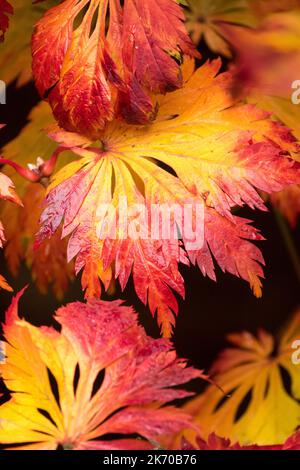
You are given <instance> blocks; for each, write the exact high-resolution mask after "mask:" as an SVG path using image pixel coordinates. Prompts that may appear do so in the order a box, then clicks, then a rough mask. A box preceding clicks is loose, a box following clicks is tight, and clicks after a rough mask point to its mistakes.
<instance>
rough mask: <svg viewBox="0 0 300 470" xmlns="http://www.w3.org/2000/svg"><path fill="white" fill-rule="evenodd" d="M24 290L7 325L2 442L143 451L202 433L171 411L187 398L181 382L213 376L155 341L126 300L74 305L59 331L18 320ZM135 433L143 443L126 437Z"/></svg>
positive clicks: (63, 314)
mask: <svg viewBox="0 0 300 470" xmlns="http://www.w3.org/2000/svg"><path fill="white" fill-rule="evenodd" d="M21 294H22V292H21V293H20V294H18V296H17V297H16V298H15V299H14V301H13V303H12V305H11V307H10V309H9V310H8V312H7V315H6V322H5V324H4V325H3V330H4V335H5V339H6V341H7V343H6V360H5V362H4V364H1V365H0V374H1V376H2V377H3V380H4V382H5V384H6V385H7V387H8V388H9V390H10V391H11V392H12V397H11V399H10V400H9V401H7V402H6V403H4V404H3V405H2V406H1V407H0V423H1V425H0V443H2V444H5V445H6V446H7V447H9V445H10V444H18V445H19V447H18V448H22V449H56V448H57V447H59V446H62V447H63V448H64V449H82V450H92V449H98V450H100V449H102V450H105V449H119V450H120V449H123V450H124V449H137V448H149V447H151V445H150V443H149V442H147V441H152V442H153V441H154V442H158V440H159V438H160V437H161V436H164V435H166V436H168V435H171V434H172V433H174V432H178V431H180V430H181V429H183V428H186V427H190V426H192V427H193V428H194V427H195V426H194V425H193V424H192V423H191V418H190V417H189V415H187V414H186V413H184V412H183V411H182V410H180V409H176V408H174V407H172V406H168V407H163V405H164V404H165V403H167V402H170V401H173V400H174V399H178V398H184V397H186V396H189V395H190V392H187V391H185V390H182V389H180V388H178V386H179V385H181V384H183V383H185V382H188V381H190V380H192V379H194V378H199V377H202V378H205V376H204V375H203V374H202V372H201V371H198V370H196V369H193V368H191V367H186V364H185V362H184V361H182V360H179V359H177V357H176V353H175V351H174V350H173V349H171V344H170V342H168V341H167V340H164V339H157V340H155V339H152V338H150V337H149V336H147V335H146V334H145V332H144V329H143V328H142V327H141V326H139V325H138V323H137V318H136V314H135V313H134V311H133V310H132V308H130V307H125V306H122V305H121V302H120V301H112V302H102V301H90V302H89V303H87V304H84V303H80V302H76V303H72V304H69V305H67V306H66V307H62V308H60V309H59V310H58V311H57V313H56V320H57V321H58V323H59V324H60V326H61V327H62V329H61V332H60V333H59V332H58V331H56V330H54V329H52V328H37V327H35V326H33V325H31V324H29V323H27V322H26V321H25V320H21V319H20V318H19V316H18V299H19V298H20V295H21ZM175 386H176V388H172V387H175ZM108 434H110V435H118V434H119V435H120V434H122V435H124V439H119V438H115V439H108V440H107V439H105V437H106V436H107V435H108ZM132 434H139V435H140V436H141V439H140V440H138V439H132V438H130V437H128V438H126V435H132Z"/></svg>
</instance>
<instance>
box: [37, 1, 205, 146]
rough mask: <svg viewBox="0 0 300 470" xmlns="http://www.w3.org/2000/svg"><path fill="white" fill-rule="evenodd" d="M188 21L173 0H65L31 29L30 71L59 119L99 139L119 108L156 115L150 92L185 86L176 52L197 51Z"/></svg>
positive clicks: (128, 113) (144, 118) (129, 114)
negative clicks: (187, 24) (186, 28)
mask: <svg viewBox="0 0 300 470" xmlns="http://www.w3.org/2000/svg"><path fill="white" fill-rule="evenodd" d="M95 18H96V20H95V23H94V22H93V21H94V19H95ZM183 20H184V15H183V13H182V12H181V9H180V6H179V5H178V4H177V3H176V1H175V0H159V1H158V0H125V2H124V5H123V6H122V7H121V3H120V0H92V1H89V0H80V1H78V0H65V1H64V2H62V3H61V4H60V5H58V6H56V7H53V8H51V9H50V10H48V11H47V12H46V14H45V15H44V16H43V17H42V19H41V20H40V21H39V22H38V23H37V25H36V30H35V32H34V34H33V39H32V52H33V75H34V79H35V83H36V86H37V88H38V90H39V92H40V94H41V96H42V97H45V96H46V95H48V100H49V103H50V105H51V107H52V109H53V112H54V115H55V117H56V119H57V120H58V122H59V124H60V125H61V126H62V127H64V128H65V129H66V130H68V131H76V132H80V133H82V134H85V135H88V136H90V137H94V138H97V136H98V134H99V131H100V130H101V129H102V128H103V127H104V125H105V123H106V122H107V121H111V120H112V119H113V118H114V117H115V115H116V114H119V115H121V116H123V118H125V120H126V121H128V122H131V123H135V124H145V123H146V122H148V121H149V120H151V119H152V118H153V115H154V114H155V109H156V104H155V101H153V100H152V98H151V95H152V93H165V92H167V91H170V90H173V89H176V88H178V87H180V86H181V85H182V77H181V70H180V67H179V65H178V64H177V63H176V61H175V59H174V58H177V59H180V58H181V56H182V53H186V54H190V55H195V56H196V55H197V53H196V50H195V47H194V46H193V44H192V42H191V40H190V38H189V36H188V34H187V32H186V31H185V28H184V25H183ZM106 22H107V23H108V26H107V27H106Z"/></svg>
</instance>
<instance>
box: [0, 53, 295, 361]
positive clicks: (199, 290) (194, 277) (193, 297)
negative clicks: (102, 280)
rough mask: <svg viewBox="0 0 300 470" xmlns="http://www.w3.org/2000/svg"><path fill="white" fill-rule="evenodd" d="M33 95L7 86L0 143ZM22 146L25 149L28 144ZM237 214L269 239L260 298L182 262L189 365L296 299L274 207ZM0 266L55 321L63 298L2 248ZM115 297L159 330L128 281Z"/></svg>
mask: <svg viewBox="0 0 300 470" xmlns="http://www.w3.org/2000/svg"><path fill="white" fill-rule="evenodd" d="M200 49H201V52H202V54H203V60H205V59H206V58H208V57H212V55H211V54H209V53H208V51H207V49H206V48H205V45H204V44H201V45H200ZM225 67H226V63H225V66H224V68H225ZM37 101H38V96H37V93H36V91H35V88H34V85H33V84H32V83H30V84H28V85H26V86H25V87H23V88H21V89H16V88H15V85H14V84H12V85H11V86H10V87H9V89H8V93H7V105H1V106H0V122H4V123H6V124H7V126H6V128H5V131H2V133H1V138H2V142H0V146H3V145H4V144H5V143H6V142H7V141H9V140H10V139H12V138H13V137H15V136H16V135H17V134H18V133H19V132H20V130H21V129H22V127H23V126H24V124H25V123H26V120H27V116H28V113H29V111H30V109H31V108H32V106H34V105H35V104H36V103H37ZM24 151H25V152H26V149H24ZM239 215H241V216H244V217H247V218H249V219H251V220H253V221H254V223H255V226H256V227H258V228H259V229H261V231H262V233H263V235H264V236H265V237H266V239H267V240H266V241H264V242H260V243H259V247H260V248H261V249H262V251H263V255H264V257H265V261H266V268H265V275H266V280H265V281H264V290H263V297H262V299H256V298H255V297H254V296H253V294H252V292H251V290H250V288H249V286H248V284H247V283H245V282H244V281H242V280H241V279H238V278H235V277H233V276H232V275H230V274H223V273H222V272H221V271H220V270H219V269H217V275H218V281H217V283H214V282H213V281H211V280H209V279H206V278H204V277H203V276H202V274H201V272H200V271H199V269H198V268H195V267H190V268H186V267H182V273H183V276H184V279H185V286H186V300H185V301H183V300H181V299H179V306H180V312H179V316H178V321H177V325H176V329H175V336H174V341H175V346H176V350H177V352H178V355H180V356H181V357H185V358H188V359H189V360H190V362H191V363H192V364H193V365H196V366H198V367H200V368H204V369H208V368H209V366H210V364H211V362H212V361H213V359H214V358H215V357H216V355H217V353H218V351H220V350H221V349H222V348H223V347H224V346H225V344H226V342H225V336H226V334H227V333H229V332H231V331H236V330H249V331H251V332H256V330H257V328H258V327H264V328H266V329H267V330H269V331H271V332H276V331H277V330H278V329H279V328H280V327H281V326H282V325H283V324H284V323H285V322H286V321H287V320H288V317H289V315H290V314H292V313H293V311H294V310H295V309H296V308H297V307H298V304H299V282H298V280H297V276H296V274H295V272H294V269H293V265H292V263H291V260H290V258H289V255H288V252H287V248H286V246H285V243H284V240H283V238H282V236H281V233H280V230H279V227H278V225H277V222H276V218H275V216H274V213H273V211H272V209H271V208H270V211H269V212H268V213H262V212H259V211H251V210H247V209H242V210H240V211H239ZM16 230H18V228H17V227H16ZM292 237H293V239H294V242H295V244H296V246H297V249H298V250H299V251H300V230H299V225H298V228H297V229H296V230H295V231H293V233H292ZM53 256H55V254H53ZM0 272H1V274H3V275H5V277H6V278H7V280H8V281H9V283H10V284H11V285H12V286H13V287H14V290H15V292H17V291H18V290H19V289H21V288H22V287H23V286H24V285H26V284H29V287H28V289H27V291H26V292H25V294H24V295H23V298H22V299H21V302H20V312H21V314H22V315H23V316H24V317H25V318H26V319H27V320H29V321H30V322H32V323H34V324H36V325H45V324H46V325H51V324H53V320H52V318H53V313H54V311H55V310H56V309H57V308H58V307H59V306H60V305H61V303H60V302H58V301H57V300H56V299H55V298H54V297H53V295H52V294H51V292H50V293H49V294H48V295H42V294H40V293H39V292H38V290H37V289H36V288H35V286H34V284H33V283H32V281H31V277H30V274H29V272H28V271H27V269H26V268H25V267H24V268H23V269H22V271H21V272H20V275H19V277H18V279H12V276H11V274H10V273H9V272H8V271H7V269H6V266H5V261H4V257H3V252H2V251H1V253H0ZM0 296H1V300H0V319H1V321H2V320H3V318H4V313H5V310H6V308H7V306H8V305H9V303H10V302H11V298H12V295H11V294H10V293H7V292H4V291H1V292H0ZM115 297H120V298H122V299H124V300H125V301H126V302H127V303H129V304H131V305H133V306H134V308H135V309H136V310H137V311H138V312H139V314H140V321H141V323H142V324H143V325H144V326H145V328H146V330H147V332H148V333H149V334H151V335H153V336H159V330H158V328H157V326H156V321H155V320H154V319H153V318H152V317H151V315H150V313H149V310H148V309H147V308H146V307H145V306H144V305H143V304H142V303H141V302H140V301H139V300H138V299H137V296H136V294H135V292H134V288H133V285H132V281H130V283H129V285H128V286H127V288H126V290H125V292H123V293H120V292H116V295H115ZM74 300H83V294H82V291H81V287H80V279H79V278H78V279H77V280H76V281H75V282H74V283H73V284H72V285H71V286H70V288H69V290H68V292H67V293H66V295H65V298H64V300H63V303H64V304H65V303H67V302H71V301H74Z"/></svg>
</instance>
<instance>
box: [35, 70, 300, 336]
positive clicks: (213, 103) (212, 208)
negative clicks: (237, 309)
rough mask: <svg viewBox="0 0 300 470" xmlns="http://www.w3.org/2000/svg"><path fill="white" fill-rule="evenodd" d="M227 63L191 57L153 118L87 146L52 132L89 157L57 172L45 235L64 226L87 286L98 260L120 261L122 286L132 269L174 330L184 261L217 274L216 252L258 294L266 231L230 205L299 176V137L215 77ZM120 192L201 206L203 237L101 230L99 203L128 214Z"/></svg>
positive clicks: (111, 130) (146, 201) (108, 132)
mask: <svg viewBox="0 0 300 470" xmlns="http://www.w3.org/2000/svg"><path fill="white" fill-rule="evenodd" d="M219 68H220V62H219V61H215V62H212V63H207V64H206V65H204V66H203V67H201V68H200V69H198V70H197V71H196V72H195V73H193V65H192V64H191V63H190V62H188V63H186V64H185V66H184V75H185V77H186V83H185V85H184V87H183V88H182V89H180V90H178V91H175V92H173V93H170V94H168V95H167V96H165V97H160V107H159V111H158V115H157V119H156V121H155V122H154V123H153V124H152V125H151V126H145V127H141V126H140V127H134V126H129V125H122V124H120V123H118V122H114V123H112V124H110V125H109V126H107V128H106V129H105V131H104V132H103V134H102V136H101V138H100V140H99V141H97V142H95V143H92V142H90V144H88V142H85V143H84V144H82V143H81V144H80V139H81V138H80V136H79V137H78V136H77V135H76V134H72V133H66V132H64V131H62V130H61V129H59V128H57V127H55V126H54V127H53V128H51V130H50V135H51V136H52V137H53V138H54V139H55V140H56V141H58V142H61V143H62V145H65V144H64V141H65V142H67V145H68V146H70V147H71V148H72V150H73V151H74V152H75V153H77V154H78V155H79V156H80V157H81V158H80V159H79V160H78V161H76V162H73V163H71V164H69V165H67V166H65V167H64V168H62V170H61V171H60V172H58V173H57V174H56V175H55V176H54V178H53V180H52V183H51V184H50V186H49V188H48V195H47V198H46V208H45V210H44V212H43V214H42V217H41V229H40V232H39V240H43V239H44V238H46V237H50V236H52V235H53V234H54V233H55V232H56V230H57V229H58V227H59V226H60V224H61V223H62V224H63V230H62V235H63V236H67V235H70V240H69V243H68V259H72V258H73V257H77V261H76V268H77V271H79V270H80V269H83V270H84V271H83V272H84V287H86V286H87V285H88V284H89V283H92V284H94V283H95V276H96V273H95V272H93V270H92V269H89V268H87V267H86V264H87V263H90V260H93V262H94V263H97V260H98V263H100V262H101V263H103V266H104V269H105V270H106V269H109V268H110V267H113V268H114V270H115V277H117V278H119V281H120V284H121V286H122V288H124V287H125V285H126V283H127V280H128V277H129V275H130V272H131V271H132V272H133V278H134V282H135V288H136V291H137V293H138V296H139V297H140V298H141V299H142V300H143V302H145V303H146V301H147V298H148V301H149V305H150V309H151V312H152V313H153V315H154V314H155V312H156V311H157V316H158V323H159V324H160V325H161V326H162V330H163V332H164V334H166V335H170V333H171V329H172V325H174V323H175V319H174V316H173V314H174V313H175V314H176V313H177V308H178V307H177V302H176V298H175V296H174V293H173V292H172V291H175V292H177V293H179V294H181V295H183V294H184V285H183V279H182V277H181V275H180V273H179V270H178V263H179V262H183V263H186V264H187V263H188V262H189V261H188V260H189V259H190V260H191V261H192V262H193V263H196V262H197V263H198V265H199V266H200V268H201V270H202V272H203V273H204V274H207V275H209V276H210V277H211V278H213V279H215V274H214V263H213V257H214V258H215V259H216V260H217V262H218V264H219V265H220V266H221V268H222V269H223V270H224V271H228V272H230V273H232V274H234V275H238V276H241V277H242V278H243V279H245V280H246V281H248V282H249V283H250V285H251V286H252V288H253V290H254V292H255V294H256V295H260V293H261V289H260V286H261V284H260V280H259V277H262V276H263V271H262V267H261V265H262V264H263V258H262V255H261V253H260V251H259V250H258V248H257V247H255V246H254V245H252V244H251V243H250V242H249V241H248V240H261V239H262V237H261V235H259V233H258V231H257V230H256V229H254V228H253V227H251V225H249V223H248V222H249V221H247V220H244V219H241V218H239V217H236V216H233V215H232V213H231V208H232V207H234V206H237V205H239V206H242V205H244V204H248V205H249V206H250V207H252V208H254V207H257V208H259V209H262V210H265V206H264V203H263V201H262V199H261V197H260V196H259V194H258V193H257V192H256V191H255V188H257V189H260V190H263V191H265V192H268V193H270V192H272V191H279V190H281V189H283V188H285V187H287V186H288V185H290V184H292V183H296V182H298V181H299V178H300V172H299V164H298V163H296V162H295V161H293V160H292V159H291V158H289V152H292V151H295V150H296V149H298V144H297V143H296V141H295V138H294V137H293V136H292V135H291V134H290V133H289V131H288V129H287V128H285V127H284V126H282V125H281V124H280V123H278V122H274V121H272V120H271V119H270V118H269V115H268V113H266V112H263V111H260V110H258V109H257V108H256V107H255V106H252V105H244V104H241V103H239V102H238V101H237V100H235V99H234V98H233V97H232V95H231V93H230V91H229V90H230V88H231V84H232V81H231V76H230V75H229V74H227V73H226V74H221V75H218V76H217V73H218V71H219ZM78 139H79V140H78ZM157 162H159V164H158V163H157ZM169 169H172V172H173V174H172V172H171V171H169ZM120 198H121V199H122V198H126V200H127V201H128V205H132V204H136V203H138V204H143V205H144V206H145V207H150V206H151V205H153V204H161V205H163V204H165V205H166V206H167V207H170V206H172V204H177V205H179V207H184V205H185V204H188V203H190V204H191V205H195V204H199V205H200V206H201V207H202V208H203V211H204V221H205V243H204V245H203V246H202V248H201V246H200V247H198V249H190V248H189V247H188V246H187V244H185V248H184V246H183V245H182V244H181V243H180V242H179V243H178V237H177V239H176V240H175V239H174V238H172V237H171V238H170V237H169V239H163V240H162V239H153V237H151V234H150V233H149V232H147V234H146V237H143V236H142V235H141V236H137V237H136V239H133V238H134V237H130V236H129V237H123V238H122V236H119V237H115V239H112V238H113V237H110V236H106V237H103V236H100V235H99V228H102V225H103V223H104V220H105V217H106V215H107V214H106V213H104V214H103V213H102V212H101V208H102V207H103V205H105V204H107V203H108V204H111V205H112V206H113V207H114V208H115V209H116V211H117V215H118V217H119V218H121V217H122V209H121V208H120V207H119V201H120ZM136 218H138V217H136ZM140 225H143V224H140ZM144 225H146V224H144ZM198 229H199V230H200V231H201V228H199V227H198ZM149 230H150V229H149ZM100 232H101V230H100ZM141 232H142V234H144V233H143V232H144V230H141ZM119 235H120V234H119ZM184 241H185V240H184ZM86 269H87V270H88V272H89V274H88V275H87V273H86Z"/></svg>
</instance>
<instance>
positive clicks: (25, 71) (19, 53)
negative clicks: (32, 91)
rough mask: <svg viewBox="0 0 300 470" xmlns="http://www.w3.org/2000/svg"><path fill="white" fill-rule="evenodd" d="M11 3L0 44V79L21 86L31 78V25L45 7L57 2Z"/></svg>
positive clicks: (19, 0) (24, 0)
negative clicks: (11, 11)
mask: <svg viewBox="0 0 300 470" xmlns="http://www.w3.org/2000/svg"><path fill="white" fill-rule="evenodd" d="M1 1H3V0H1ZM11 3H13V7H14V14H13V16H12V17H11V18H10V22H9V23H10V24H9V29H8V31H7V32H6V40H5V41H4V42H3V43H1V44H0V52H1V53H0V69H1V80H3V81H4V82H5V83H7V84H8V83H11V82H12V81H14V80H16V85H17V86H22V85H24V84H25V83H27V82H28V81H29V80H31V78H32V72H31V50H30V41H31V35H32V30H33V26H34V24H35V23H36V21H37V20H38V19H39V18H40V16H41V14H42V13H43V12H44V11H45V10H46V9H48V8H50V7H52V6H53V5H55V4H57V0H46V1H44V2H43V3H41V4H39V5H36V4H33V2H31V1H28V0H18V1H15V2H11Z"/></svg>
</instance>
